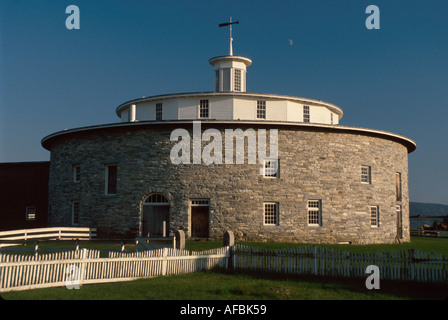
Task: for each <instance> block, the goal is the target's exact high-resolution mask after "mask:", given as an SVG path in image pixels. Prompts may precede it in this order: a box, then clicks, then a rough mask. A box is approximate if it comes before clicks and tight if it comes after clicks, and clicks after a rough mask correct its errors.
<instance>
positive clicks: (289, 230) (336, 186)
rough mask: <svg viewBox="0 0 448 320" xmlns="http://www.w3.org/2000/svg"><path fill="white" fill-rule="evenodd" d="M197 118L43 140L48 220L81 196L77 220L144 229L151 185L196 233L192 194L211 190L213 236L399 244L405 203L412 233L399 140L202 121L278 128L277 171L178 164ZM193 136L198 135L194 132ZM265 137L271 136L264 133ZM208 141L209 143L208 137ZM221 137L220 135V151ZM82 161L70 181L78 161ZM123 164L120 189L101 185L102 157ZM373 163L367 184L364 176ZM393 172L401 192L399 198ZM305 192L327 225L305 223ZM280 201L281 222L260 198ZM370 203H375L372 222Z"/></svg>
mask: <svg viewBox="0 0 448 320" xmlns="http://www.w3.org/2000/svg"><path fill="white" fill-rule="evenodd" d="M177 128H185V129H187V130H189V132H190V134H191V133H192V125H191V123H190V124H188V123H171V124H163V125H162V124H152V123H147V124H142V123H140V124H139V125H133V124H131V123H130V124H128V125H124V126H115V127H114V126H111V127H110V128H107V127H105V128H97V129H90V130H81V131H79V132H69V133H67V134H61V135H58V136H55V137H54V138H51V139H50V140H49V141H47V142H46V144H47V147H48V148H49V149H50V150H51V163H50V181H49V206H50V210H49V211H50V212H49V222H50V225H51V226H71V225H72V214H71V212H72V211H71V210H72V208H71V203H72V201H79V204H80V208H79V212H80V217H79V226H81V227H83V226H85V227H96V228H98V231H99V233H100V234H104V235H114V236H129V235H132V234H135V233H136V232H141V220H142V217H141V215H142V202H143V201H144V200H145V199H146V198H147V197H148V196H149V195H151V194H153V193H160V194H162V195H163V196H164V197H166V198H167V199H168V201H169V205H170V230H171V232H175V231H176V230H184V231H185V234H186V236H187V238H188V237H189V236H190V234H191V232H190V229H191V208H190V203H191V199H209V203H210V217H209V221H210V230H209V233H210V237H211V238H220V237H222V235H223V233H224V232H225V231H227V230H231V231H232V232H233V233H234V235H235V240H257V241H291V242H308V243H339V242H350V243H353V244H368V243H369V244H370V243H393V242H394V241H396V236H397V215H396V206H397V205H401V206H402V217H403V218H402V225H403V228H402V233H403V238H402V241H409V240H410V230H409V197H408V150H407V148H406V146H405V145H403V144H402V143H401V142H400V141H397V140H394V139H392V138H387V137H385V136H380V135H375V134H373V133H368V132H366V131H362V130H360V131H356V130H352V131H349V130H347V131H344V130H332V129H331V128H330V127H325V126H278V125H277V126H271V127H270V125H269V124H268V123H260V124H256V123H254V124H250V125H249V124H238V123H232V124H230V123H229V124H222V123H213V122H212V121H210V122H207V123H203V124H202V130H203V131H204V130H205V129H207V128H215V129H218V130H220V131H221V133H222V137H223V141H224V138H225V132H224V129H228V128H232V129H237V128H240V129H242V130H246V129H248V128H253V129H255V130H257V129H259V128H263V129H270V128H275V129H278V157H279V163H280V172H279V177H278V178H264V177H263V176H262V175H260V168H262V165H261V164H259V163H258V161H257V164H248V163H247V162H245V163H244V164H211V165H205V164H179V165H175V164H173V163H171V161H170V151H171V148H172V147H173V146H174V145H175V143H176V142H172V141H170V135H171V132H172V131H173V130H174V129H177ZM191 135H192V134H191ZM268 141H269V139H268ZM203 144H204V145H206V144H207V143H203ZM224 152H225V150H224V142H223V153H224ZM78 164H79V165H80V168H81V171H80V173H81V175H80V177H81V178H80V181H79V182H73V173H72V167H73V165H78ZM108 164H116V165H117V168H118V169H117V170H118V174H117V177H118V178H117V194H116V195H106V194H105V166H106V165H108ZM361 166H370V167H371V183H370V184H366V183H362V182H361ZM396 172H399V173H401V178H402V201H399V202H397V201H396V180H395V174H396ZM308 200H320V201H321V206H322V207H321V224H320V225H318V226H309V225H308V211H307V203H308V202H307V201H308ZM265 202H275V203H277V204H278V212H279V213H278V223H277V224H276V225H265V224H264V203H265ZM370 206H378V207H379V226H375V227H373V226H371V221H370V218H371V217H370Z"/></svg>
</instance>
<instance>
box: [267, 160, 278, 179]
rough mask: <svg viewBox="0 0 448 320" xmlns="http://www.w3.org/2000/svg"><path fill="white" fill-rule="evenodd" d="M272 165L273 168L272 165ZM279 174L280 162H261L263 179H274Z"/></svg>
mask: <svg viewBox="0 0 448 320" xmlns="http://www.w3.org/2000/svg"><path fill="white" fill-rule="evenodd" d="M272 164H274V166H273V165H272ZM279 172H280V161H279V160H278V159H277V160H263V177H264V178H268V179H269V178H270V179H276V178H278V177H279V176H280V175H279Z"/></svg>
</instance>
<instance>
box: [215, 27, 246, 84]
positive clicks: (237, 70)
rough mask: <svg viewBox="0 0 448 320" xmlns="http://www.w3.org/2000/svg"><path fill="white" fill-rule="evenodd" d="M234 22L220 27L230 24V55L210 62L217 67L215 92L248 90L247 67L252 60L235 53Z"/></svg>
mask: <svg viewBox="0 0 448 320" xmlns="http://www.w3.org/2000/svg"><path fill="white" fill-rule="evenodd" d="M237 23H238V21H237V22H232V18H230V23H223V24H220V25H219V27H226V26H230V38H229V55H227V56H220V57H215V58H211V59H210V60H209V62H210V64H211V65H212V66H213V67H214V69H215V92H246V68H247V67H248V66H250V65H251V64H252V60H250V59H249V58H246V57H241V56H234V55H233V38H232V25H233V24H237Z"/></svg>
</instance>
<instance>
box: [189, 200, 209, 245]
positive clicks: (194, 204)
mask: <svg viewBox="0 0 448 320" xmlns="http://www.w3.org/2000/svg"><path fill="white" fill-rule="evenodd" d="M193 207H208V215H207V218H208V223H207V226H208V230H207V235H208V237H210V199H208V198H191V199H190V201H189V210H188V211H189V214H188V220H189V228H188V230H189V235H190V237H193Z"/></svg>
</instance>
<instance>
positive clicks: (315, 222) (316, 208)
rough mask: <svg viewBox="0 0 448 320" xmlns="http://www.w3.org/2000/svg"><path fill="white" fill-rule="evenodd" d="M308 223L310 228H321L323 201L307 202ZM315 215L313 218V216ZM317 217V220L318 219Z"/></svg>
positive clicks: (313, 200)
mask: <svg viewBox="0 0 448 320" xmlns="http://www.w3.org/2000/svg"><path fill="white" fill-rule="evenodd" d="M306 208H307V211H306V212H307V217H306V218H307V222H308V226H310V227H320V226H321V225H322V200H320V199H311V200H308V201H307V206H306ZM311 215H313V216H311ZM316 216H317V219H316Z"/></svg>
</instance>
